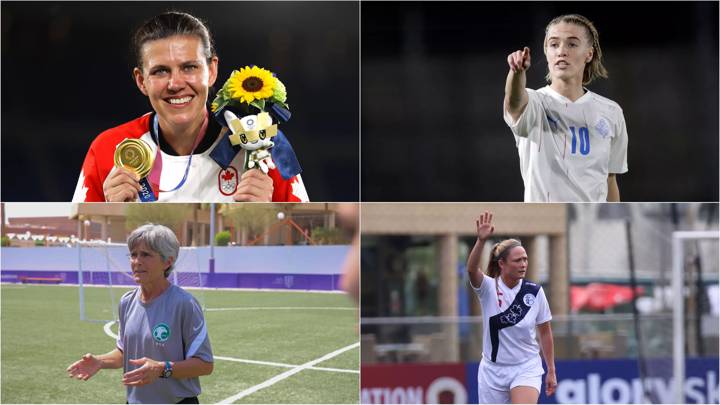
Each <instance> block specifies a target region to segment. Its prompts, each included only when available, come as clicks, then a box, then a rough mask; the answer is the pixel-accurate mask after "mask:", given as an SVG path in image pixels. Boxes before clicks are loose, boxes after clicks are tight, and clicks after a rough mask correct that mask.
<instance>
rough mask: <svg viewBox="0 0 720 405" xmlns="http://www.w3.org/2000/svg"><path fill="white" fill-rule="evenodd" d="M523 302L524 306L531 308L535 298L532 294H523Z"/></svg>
mask: <svg viewBox="0 0 720 405" xmlns="http://www.w3.org/2000/svg"><path fill="white" fill-rule="evenodd" d="M523 302H524V303H525V305H527V306H529V307H531V306H532V304H533V303H534V302H535V296H534V295H532V294H525V296H524V297H523Z"/></svg>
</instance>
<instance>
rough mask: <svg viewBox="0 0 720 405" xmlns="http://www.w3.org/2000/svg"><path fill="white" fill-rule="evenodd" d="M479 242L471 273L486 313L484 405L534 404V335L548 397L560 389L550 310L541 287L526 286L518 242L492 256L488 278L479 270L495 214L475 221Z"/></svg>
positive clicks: (537, 372)
mask: <svg viewBox="0 0 720 405" xmlns="http://www.w3.org/2000/svg"><path fill="white" fill-rule="evenodd" d="M476 225H477V241H476V242H475V246H474V247H473V249H472V251H471V252H470V257H469V258H468V263H467V270H468V276H469V277H470V284H471V285H472V287H473V289H474V290H475V293H476V294H477V296H478V298H479V299H480V305H481V306H482V313H483V353H482V360H481V361H480V366H479V368H478V399H479V402H480V403H481V404H491V403H495V404H498V403H499V404H502V403H513V404H535V403H537V401H538V398H539V396H540V388H541V386H542V375H543V368H542V361H541V360H540V355H539V348H538V343H537V341H536V340H535V329H536V328H537V331H538V333H539V334H540V345H541V346H542V353H543V355H544V357H545V364H546V365H547V376H546V377H545V395H548V396H550V395H552V394H553V393H554V392H555V387H556V386H557V377H556V376H555V355H554V346H553V337H552V330H551V329H550V319H552V315H551V314H550V308H549V306H548V302H547V299H546V298H545V292H544V291H543V289H542V287H540V286H539V285H538V284H535V283H531V282H529V281H527V280H525V273H526V271H527V266H528V258H527V254H526V253H525V249H524V248H523V247H522V245H521V244H520V242H519V241H517V240H515V239H506V240H504V241H502V242H500V243H496V244H495V245H494V246H493V249H492V251H491V252H490V263H488V266H487V274H483V272H482V270H481V269H480V257H481V254H482V250H483V246H484V245H485V242H486V241H487V240H488V238H489V237H490V236H491V235H492V234H493V232H494V230H495V227H494V226H493V225H492V214H491V213H488V212H485V213H484V214H483V215H481V216H480V218H479V219H478V220H477V221H476Z"/></svg>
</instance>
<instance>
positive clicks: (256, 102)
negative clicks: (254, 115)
mask: <svg viewBox="0 0 720 405" xmlns="http://www.w3.org/2000/svg"><path fill="white" fill-rule="evenodd" d="M250 105H252V106H255V107H257V108H259V109H260V111H265V100H253V102H252V103H250Z"/></svg>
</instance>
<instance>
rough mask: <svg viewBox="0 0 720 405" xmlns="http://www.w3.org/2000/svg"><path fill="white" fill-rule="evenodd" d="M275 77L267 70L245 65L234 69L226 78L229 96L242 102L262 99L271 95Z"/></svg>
mask: <svg viewBox="0 0 720 405" xmlns="http://www.w3.org/2000/svg"><path fill="white" fill-rule="evenodd" d="M275 82H276V81H275V78H274V77H273V75H272V73H270V71H269V70H265V69H263V68H259V67H257V66H253V67H249V66H245V67H244V68H240V70H239V71H237V70H236V71H234V72H232V74H231V75H230V79H228V90H229V92H230V96H231V97H232V98H234V99H236V100H240V101H241V102H244V103H248V104H250V103H252V102H253V100H262V99H266V98H268V97H271V96H272V95H273V89H274V87H275Z"/></svg>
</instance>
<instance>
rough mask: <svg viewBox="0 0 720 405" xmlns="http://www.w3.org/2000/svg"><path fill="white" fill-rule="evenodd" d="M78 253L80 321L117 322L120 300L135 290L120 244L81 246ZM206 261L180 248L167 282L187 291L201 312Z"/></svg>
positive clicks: (124, 248) (195, 251)
mask: <svg viewBox="0 0 720 405" xmlns="http://www.w3.org/2000/svg"><path fill="white" fill-rule="evenodd" d="M77 250H78V291H79V300H80V319H81V320H84V321H89V322H109V321H116V320H117V319H118V313H117V312H118V304H119V301H120V297H122V295H123V294H124V293H126V292H127V291H129V290H131V289H133V288H135V287H137V285H136V284H135V281H134V279H133V276H132V270H131V268H130V259H129V257H128V248H127V245H126V244H124V243H102V242H82V243H78V245H77ZM207 267H208V258H207V257H205V258H203V257H202V255H201V254H199V250H198V249H196V248H194V247H181V248H180V254H179V257H178V258H177V260H176V261H175V267H174V268H173V271H172V272H171V273H170V275H169V277H168V279H169V280H170V282H171V283H173V284H176V285H178V286H181V287H183V288H186V289H188V290H189V291H190V292H191V293H192V294H193V295H194V296H195V298H197V300H198V301H199V302H200V305H201V306H202V307H203V309H204V308H205V293H204V287H206V285H207V271H206V269H207Z"/></svg>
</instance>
